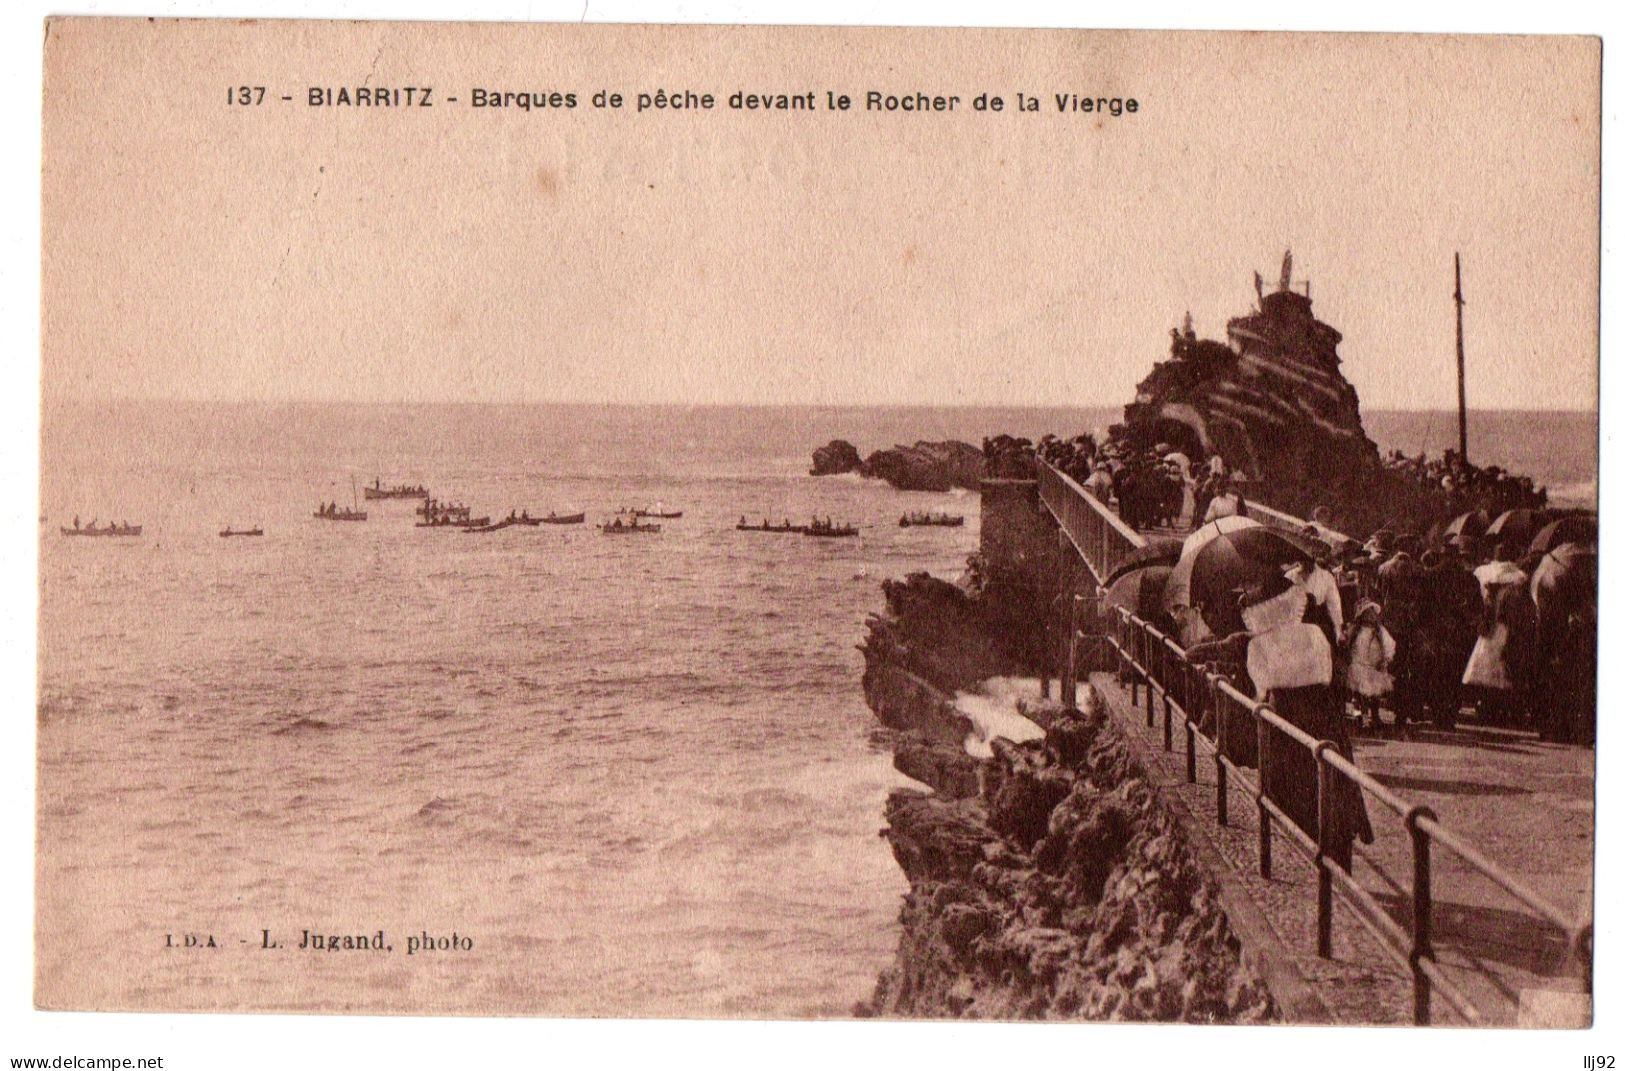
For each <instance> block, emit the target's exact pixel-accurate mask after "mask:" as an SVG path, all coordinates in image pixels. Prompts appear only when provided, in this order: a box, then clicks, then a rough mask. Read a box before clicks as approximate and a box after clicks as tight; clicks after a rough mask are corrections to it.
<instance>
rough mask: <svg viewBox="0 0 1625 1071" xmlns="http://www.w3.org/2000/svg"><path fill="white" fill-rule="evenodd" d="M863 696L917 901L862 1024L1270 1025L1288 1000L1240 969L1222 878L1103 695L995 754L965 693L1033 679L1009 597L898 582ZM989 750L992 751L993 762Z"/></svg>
mask: <svg viewBox="0 0 1625 1071" xmlns="http://www.w3.org/2000/svg"><path fill="white" fill-rule="evenodd" d="M884 591H885V596H886V613H885V614H883V615H876V616H874V617H871V618H870V621H869V633H868V636H867V638H866V640H865V642H864V644H863V652H864V660H865V669H864V676H863V688H864V695H865V697H866V698H867V699H868V701H869V706H870V707H871V709H873V710H874V711H875V714H876V716H877V717H878V718H879V720H880V722H881V724H882V725H883V726H885V735H886V737H887V739H888V740H889V743H890V744H891V747H892V750H893V754H894V765H895V766H896V767H897V769H898V770H900V771H902V772H903V773H905V774H907V775H908V776H909V777H912V778H914V779H915V780H916V781H919V782H921V783H923V784H924V785H926V786H928V787H929V788H930V789H931V791H929V792H921V791H918V790H908V789H904V790H898V791H897V792H894V793H893V794H892V796H891V798H890V799H889V800H888V802H887V807H886V829H885V830H884V835H885V836H886V838H887V840H888V841H889V842H890V844H891V846H892V852H893V854H894V855H895V856H896V858H897V862H898V865H899V866H901V867H902V869H903V872H904V873H905V874H906V875H907V877H908V879H909V885H910V891H909V893H908V894H907V896H906V897H905V899H904V903H903V908H902V912H901V916H900V921H901V924H902V936H901V938H900V941H899V946H898V951H897V957H896V959H895V961H894V962H893V964H892V966H891V967H889V968H888V969H887V970H886V971H885V972H884V974H883V975H882V977H881V978H880V980H879V983H878V984H877V986H876V988H875V992H874V995H873V997H872V998H871V999H870V1000H869V1001H866V1002H865V1003H863V1004H862V1005H860V1006H859V1007H858V1008H857V1009H856V1011H857V1013H858V1014H860V1015H883V1016H914V1017H947V1016H964V1017H973V1018H1094V1019H1145V1020H1158V1021H1186V1022H1253V1021H1260V1020H1265V1019H1269V1018H1272V1017H1273V1016H1274V1014H1275V1012H1274V1005H1273V1003H1272V1001H1271V998H1270V996H1269V994H1268V993H1267V992H1266V991H1265V989H1264V987H1263V986H1262V985H1261V983H1260V982H1259V981H1258V980H1257V979H1256V978H1255V977H1254V976H1253V975H1252V974H1251V973H1250V971H1249V970H1248V969H1247V968H1246V967H1245V966H1244V965H1243V964H1242V961H1241V956H1240V949H1239V946H1238V944H1237V941H1236V939H1235V937H1234V936H1233V934H1232V933H1231V931H1230V927H1229V922H1228V920H1227V918H1226V917H1225V914H1224V911H1223V910H1222V908H1221V906H1220V904H1219V902H1218V899H1217V897H1216V893H1215V890H1214V886H1213V885H1212V883H1211V880H1210V879H1209V878H1208V877H1207V876H1205V875H1204V874H1203V873H1202V872H1201V871H1200V870H1199V869H1198V868H1197V865H1196V863H1195V861H1194V859H1193V857H1192V855H1191V853H1190V851H1189V850H1188V849H1187V847H1186V845H1185V844H1184V842H1183V839H1182V836H1181V834H1180V832H1179V830H1178V828H1177V827H1176V825H1175V823H1174V820H1173V818H1172V817H1171V816H1170V815H1169V814H1168V813H1167V812H1166V811H1165V810H1164V809H1163V806H1162V804H1161V803H1160V802H1159V800H1158V798H1157V795H1156V792H1155V790H1154V788H1153V787H1152V785H1151V784H1150V783H1149V781H1148V780H1147V778H1146V775H1145V773H1144V771H1143V770H1142V769H1141V768H1140V767H1139V766H1138V764H1137V763H1136V761H1135V760H1134V758H1133V754H1132V751H1131V750H1130V748H1129V745H1128V742H1127V741H1126V740H1124V739H1123V738H1122V736H1121V735H1120V734H1119V733H1118V732H1117V730H1116V729H1115V728H1114V727H1113V726H1112V725H1111V724H1110V722H1109V721H1108V719H1107V718H1106V716H1105V715H1104V713H1103V712H1102V711H1101V709H1100V708H1099V705H1098V703H1097V702H1095V698H1096V697H1094V695H1093V693H1092V692H1089V691H1088V690H1087V689H1086V690H1085V695H1084V696H1082V697H1080V700H1081V701H1082V709H1080V710H1072V711H1063V710H1061V709H1060V708H1059V706H1058V705H1057V704H1054V703H1051V702H1049V701H1046V700H1022V701H1021V702H1020V703H1019V705H1018V708H1017V712H1019V713H1020V714H1022V715H1023V716H1025V717H1026V718H1027V719H1028V720H1029V721H1031V722H1033V723H1035V724H1036V725H1038V726H1040V727H1041V728H1042V729H1043V730H1044V737H1043V739H1042V740H1037V741H1031V742H1029V743H1025V744H1019V745H1018V744H1013V743H1010V742H1008V741H1007V740H1004V739H1002V738H999V737H997V736H995V737H994V738H993V739H992V740H991V742H990V746H991V752H992V755H991V757H990V758H985V759H977V758H973V757H972V756H971V754H970V753H969V751H968V750H967V745H968V743H969V741H970V740H971V738H972V737H973V734H975V733H976V727H975V726H974V725H973V724H972V722H971V720H970V719H969V718H968V717H967V716H966V715H965V714H963V713H961V712H960V710H959V708H958V707H957V706H956V704H955V701H954V695H955V693H956V692H968V691H973V690H975V689H977V687H978V686H979V685H980V684H981V683H982V682H984V681H986V680H987V679H988V678H991V677H1003V676H1012V675H1026V674H1029V673H1031V672H1032V667H1031V665H1030V663H1029V662H1028V661H1027V660H1026V659H1025V658H1024V651H1023V649H1022V648H1021V645H1020V644H1019V643H1018V644H1011V643H1010V641H1009V635H1008V630H1007V629H1006V628H1004V627H1003V624H1002V622H1004V620H1005V619H1006V618H1007V617H1008V616H1009V613H1010V610H1009V608H1008V607H1006V608H1004V609H1000V608H999V607H998V606H997V605H996V604H997V602H998V601H999V599H1000V598H1001V597H1002V596H1000V595H999V594H998V591H999V589H977V590H969V589H966V588H962V587H960V586H958V585H955V584H949V583H947V582H945V581H942V580H938V579H936V578H934V577H931V576H929V575H927V574H924V573H916V574H913V575H911V576H909V577H908V578H907V579H906V580H902V581H887V582H886V584H885V585H884ZM980 753H981V754H986V753H987V749H986V748H984V749H982V750H981V752H980Z"/></svg>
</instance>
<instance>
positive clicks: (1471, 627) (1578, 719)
mask: <svg viewBox="0 0 1625 1071" xmlns="http://www.w3.org/2000/svg"><path fill="white" fill-rule="evenodd" d="M983 447H984V450H985V451H986V453H987V457H988V459H989V468H990V471H991V472H993V473H994V474H998V475H1006V476H1030V475H1031V474H1032V469H1033V461H1034V459H1035V458H1041V459H1043V460H1044V461H1046V462H1048V463H1049V464H1051V465H1053V466H1054V467H1055V468H1057V469H1059V470H1060V471H1062V472H1064V473H1066V474H1067V475H1068V476H1070V477H1072V479H1074V480H1075V481H1077V482H1078V483H1079V484H1080V485H1081V486H1082V487H1083V488H1084V490H1086V491H1088V492H1089V493H1090V494H1092V495H1093V496H1094V497H1095V498H1096V499H1098V500H1099V501H1100V502H1101V503H1103V504H1106V505H1108V506H1110V507H1111V508H1113V509H1115V510H1116V511H1117V512H1118V513H1119V514H1120V515H1121V516H1122V518H1123V519H1124V520H1125V521H1127V522H1128V523H1129V524H1130V525H1132V526H1133V527H1135V528H1136V529H1138V530H1141V531H1148V530H1154V529H1158V528H1168V529H1172V530H1174V531H1184V530H1188V529H1193V528H1196V527H1199V526H1201V525H1203V524H1206V523H1210V522H1212V521H1214V520H1216V519H1218V518H1221V517H1226V516H1246V515H1247V513H1248V505H1247V502H1246V490H1247V488H1248V487H1249V486H1250V483H1249V480H1248V478H1247V476H1246V474H1244V473H1242V472H1238V471H1232V470H1231V469H1230V468H1229V467H1228V466H1227V465H1226V464H1225V462H1224V459H1223V458H1222V457H1220V456H1218V455H1217V454H1214V455H1211V456H1209V457H1206V458H1203V459H1201V460H1194V461H1193V460H1192V458H1191V457H1189V456H1188V455H1187V454H1185V453H1184V452H1182V451H1180V450H1178V449H1176V448H1174V447H1173V446H1172V445H1170V444H1167V443H1159V444H1156V445H1155V446H1152V447H1149V448H1145V447H1137V446H1134V445H1132V444H1131V443H1129V442H1126V441H1118V440H1116V439H1115V438H1114V439H1111V440H1108V441H1106V442H1099V441H1097V440H1096V438H1095V437H1094V436H1092V435H1078V436H1074V437H1072V438H1069V439H1063V438H1060V437H1058V436H1054V435H1045V436H1043V437H1042V438H1040V439H1039V440H1038V441H1037V442H1036V443H1035V442H1032V441H1031V440H1028V439H1022V438H1012V437H1010V436H998V437H996V438H993V439H989V440H986V441H984V443H983ZM1385 463H1386V465H1387V467H1388V468H1389V469H1390V470H1393V471H1397V472H1401V473H1404V474H1405V475H1407V477H1408V478H1410V479H1412V480H1414V481H1416V482H1417V483H1418V484H1419V485H1424V488H1425V490H1426V491H1427V492H1428V493H1430V494H1431V495H1434V496H1437V497H1438V498H1440V499H1441V500H1442V503H1443V504H1442V505H1441V506H1439V507H1437V511H1436V512H1437V513H1439V514H1441V515H1448V514H1449V513H1450V512H1451V511H1453V510H1456V509H1458V508H1460V509H1463V510H1466V509H1477V510H1480V511H1482V512H1481V513H1480V517H1481V518H1484V519H1485V521H1486V522H1487V521H1488V520H1489V519H1491V518H1493V517H1495V516H1496V515H1497V513H1498V512H1500V511H1502V510H1513V509H1531V508H1538V507H1540V506H1543V505H1544V504H1545V492H1544V490H1543V489H1539V488H1536V487H1535V486H1534V484H1533V482H1532V481H1531V480H1529V479H1528V478H1527V477H1520V476H1514V475H1512V474H1510V473H1508V472H1506V471H1504V470H1502V469H1500V468H1499V467H1497V466H1487V467H1484V468H1479V467H1477V466H1474V465H1471V464H1468V463H1466V462H1464V461H1463V460H1462V459H1461V457H1460V456H1459V455H1458V454H1457V453H1456V452H1455V451H1446V452H1445V454H1444V456H1443V457H1442V458H1439V459H1436V460H1431V461H1430V460H1428V459H1426V458H1425V457H1422V458H1408V457H1406V456H1405V455H1403V454H1401V453H1399V452H1397V451H1395V452H1393V453H1391V454H1389V455H1388V457H1387V458H1386V461H1385ZM1311 516H1312V517H1313V521H1312V523H1310V524H1309V525H1308V526H1307V527H1306V528H1305V529H1304V531H1303V532H1301V533H1300V535H1302V536H1305V537H1307V538H1306V539H1305V540H1304V545H1305V546H1307V547H1310V548H1313V550H1314V551H1315V555H1314V556H1315V557H1316V559H1317V561H1316V562H1315V564H1314V565H1313V566H1312V567H1311V568H1309V569H1308V570H1306V571H1304V572H1303V573H1302V574H1301V576H1299V577H1298V578H1297V582H1296V584H1295V586H1297V587H1302V588H1303V589H1304V590H1305V592H1307V593H1308V603H1309V604H1310V605H1311V606H1312V607H1318V608H1319V611H1318V613H1319V623H1320V625H1321V626H1322V628H1321V631H1322V632H1323V633H1324V635H1325V640H1326V647H1327V650H1328V652H1329V659H1328V661H1329V664H1330V665H1331V667H1332V669H1331V671H1330V676H1329V679H1328V681H1327V684H1328V687H1329V688H1330V689H1331V691H1332V693H1333V694H1335V695H1336V697H1337V707H1338V711H1339V714H1338V720H1339V723H1341V721H1342V720H1343V719H1344V718H1346V717H1353V718H1356V719H1358V722H1359V723H1360V724H1363V726H1364V727H1365V728H1367V729H1369V730H1372V731H1381V730H1384V729H1399V730H1402V729H1404V728H1405V727H1406V726H1408V725H1410V724H1413V723H1418V722H1431V723H1433V724H1435V725H1437V726H1440V727H1445V728H1449V727H1452V726H1453V725H1454V724H1455V722H1456V719H1457V718H1458V716H1459V714H1460V712H1461V711H1462V710H1463V709H1464V708H1469V707H1470V708H1473V709H1475V710H1476V712H1477V716H1478V719H1479V720H1480V721H1481V722H1484V723H1487V724H1492V725H1500V726H1507V727H1515V728H1523V729H1528V730H1532V731H1536V732H1538V733H1540V734H1541V736H1542V737H1543V738H1545V739H1549V740H1557V741H1569V742H1580V743H1589V742H1591V741H1593V740H1594V739H1595V730H1596V694H1595V659H1596V548H1595V541H1594V540H1595V537H1594V535H1593V536H1592V537H1591V540H1590V541H1589V542H1588V541H1586V540H1584V539H1582V540H1581V541H1580V542H1579V543H1568V544H1560V545H1558V546H1556V547H1549V546H1543V547H1540V548H1539V549H1537V550H1536V551H1534V552H1530V551H1529V549H1528V544H1529V536H1528V534H1525V535H1524V536H1523V537H1522V538H1521V539H1520V538H1518V537H1516V536H1495V537H1487V536H1485V535H1483V534H1481V533H1482V532H1483V529H1484V527H1486V526H1487V524H1486V525H1480V526H1478V527H1476V528H1474V527H1473V526H1468V527H1467V528H1465V529H1456V530H1451V529H1449V528H1448V527H1446V528H1443V529H1441V528H1440V527H1439V526H1437V525H1435V526H1434V528H1433V529H1431V530H1430V531H1428V532H1427V533H1422V534H1416V533H1406V532H1399V531H1394V530H1391V529H1390V528H1386V527H1385V528H1383V529H1380V530H1378V531H1377V532H1376V533H1375V534H1374V535H1372V536H1371V537H1370V538H1369V539H1368V540H1366V541H1365V542H1363V543H1361V542H1358V541H1354V540H1348V539H1345V538H1344V537H1342V536H1341V535H1339V534H1338V533H1336V532H1335V531H1333V530H1332V526H1331V522H1332V521H1333V519H1334V517H1335V514H1334V511H1333V510H1331V509H1329V508H1326V507H1321V508H1317V509H1315V510H1314V511H1313V512H1312V514H1311ZM1254 594H1257V593H1254ZM1281 594H1284V592H1277V593H1274V594H1273V595H1272V597H1276V596H1279V595H1281ZM1245 616H1246V615H1245V614H1244V617H1245ZM1161 623H1162V624H1163V625H1164V626H1165V627H1166V628H1168V629H1170V630H1171V631H1172V632H1173V633H1174V634H1176V635H1180V636H1181V637H1182V638H1183V639H1184V640H1186V641H1188V642H1191V643H1197V642H1203V641H1205V642H1207V643H1217V644H1219V645H1221V647H1220V649H1219V650H1218V654H1220V655H1223V654H1224V653H1225V651H1226V650H1228V652H1229V654H1230V655H1232V656H1233V655H1234V654H1235V653H1236V644H1235V643H1234V642H1232V643H1230V646H1229V648H1227V649H1226V648H1223V645H1224V644H1225V642H1226V639H1227V638H1223V637H1220V638H1215V637H1213V636H1211V635H1210V634H1206V633H1205V630H1204V629H1203V628H1202V625H1201V615H1200V614H1198V613H1195V612H1193V611H1190V609H1189V608H1185V617H1184V620H1180V619H1179V617H1178V615H1177V614H1173V613H1170V614H1169V615H1168V617H1167V618H1165V620H1164V621H1163V622H1161ZM1249 631H1251V630H1249ZM1299 635H1300V636H1301V635H1303V634H1302V633H1300V634H1299ZM1245 638H1246V637H1242V638H1241V639H1242V640H1243V642H1244V641H1245ZM1198 652H1200V649H1198ZM1208 652H1209V653H1213V652H1214V649H1213V648H1208ZM1233 664H1234V663H1233ZM1244 683H1246V682H1244ZM1253 683H1256V682H1253ZM1260 694H1262V693H1260ZM1536 697H1539V698H1538V701H1537V700H1536Z"/></svg>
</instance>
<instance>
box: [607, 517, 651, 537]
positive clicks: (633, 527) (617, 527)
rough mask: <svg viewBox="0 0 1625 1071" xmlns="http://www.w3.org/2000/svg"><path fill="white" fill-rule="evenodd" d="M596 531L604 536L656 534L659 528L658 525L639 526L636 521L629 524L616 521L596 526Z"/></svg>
mask: <svg viewBox="0 0 1625 1071" xmlns="http://www.w3.org/2000/svg"><path fill="white" fill-rule="evenodd" d="M598 530H599V531H600V532H603V533H604V534H605V535H628V534H631V533H633V532H658V531H660V526H659V525H658V524H639V523H638V522H637V521H632V522H631V523H630V524H622V523H621V522H620V521H618V520H616V521H611V522H610V523H608V524H600V525H599V526H598Z"/></svg>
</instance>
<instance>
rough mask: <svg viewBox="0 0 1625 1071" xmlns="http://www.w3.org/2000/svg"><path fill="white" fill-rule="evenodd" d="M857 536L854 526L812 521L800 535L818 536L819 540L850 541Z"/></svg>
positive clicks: (856, 529) (855, 526)
mask: <svg viewBox="0 0 1625 1071" xmlns="http://www.w3.org/2000/svg"><path fill="white" fill-rule="evenodd" d="M857 534H858V526H857V525H855V524H825V523H824V522H822V521H814V522H812V523H811V524H809V525H808V526H807V527H806V530H805V531H803V532H802V535H810V536H818V537H819V538H821V539H851V538H852V537H853V536H855V535H857Z"/></svg>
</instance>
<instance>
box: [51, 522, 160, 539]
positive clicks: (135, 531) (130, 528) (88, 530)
mask: <svg viewBox="0 0 1625 1071" xmlns="http://www.w3.org/2000/svg"><path fill="white" fill-rule="evenodd" d="M62 534H63V535H65V536H138V535H140V534H141V526H140V525H139V524H104V525H102V526H101V527H99V528H98V527H97V526H96V522H95V521H91V522H90V523H89V524H88V525H86V526H85V527H83V528H81V527H79V524H78V522H77V521H75V522H74V525H73V527H72V528H68V527H66V526H62Z"/></svg>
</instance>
